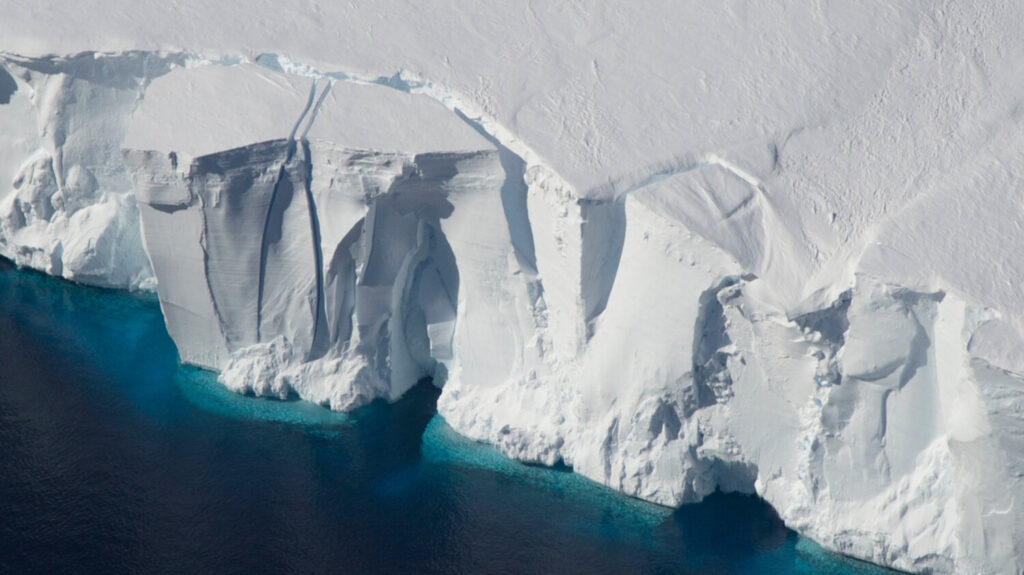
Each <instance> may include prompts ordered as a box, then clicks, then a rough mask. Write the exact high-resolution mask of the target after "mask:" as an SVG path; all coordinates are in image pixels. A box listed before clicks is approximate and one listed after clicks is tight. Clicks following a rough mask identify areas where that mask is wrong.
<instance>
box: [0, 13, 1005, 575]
mask: <svg viewBox="0 0 1024 575" xmlns="http://www.w3.org/2000/svg"><path fill="white" fill-rule="evenodd" d="M1022 11H1024V7H1020V6H1018V4H1017V3H1013V2H989V3H983V4H969V3H958V2H953V3H943V4H930V5H922V4H917V3H909V2H908V3H904V4H898V5H894V4H892V3H860V4H858V5H857V6H855V7H854V6H850V5H848V4H846V3H832V2H826V3H818V4H815V5H813V6H789V5H786V4H782V3H776V2H767V1H751V2H726V3H722V4H708V3H700V2H692V3H688V4H685V5H684V4H680V3H667V2H666V3H660V4H655V3H646V4H645V6H643V7H642V8H638V7H637V6H636V5H635V3H627V2H618V3H603V5H602V6H601V7H591V6H588V5H586V4H583V3H550V4H544V5H541V4H539V3H527V4H522V5H520V4H515V3H497V2H473V3H468V2H467V3H464V5H462V4H459V3H455V2H446V3H431V4H424V5H406V4H404V3H397V2H383V3H376V4H374V5H373V6H372V7H359V8H353V7H351V6H342V5H336V4H324V5H321V4H319V3H316V2H281V1H275V2H273V3H271V2H259V1H257V2H246V3H231V2H221V3H216V4H215V5H211V4H210V3H199V2H190V1H189V2H176V3H138V2H133V3H127V2H120V1H115V2H104V3H103V4H102V7H101V6H100V5H99V3H92V2H79V3H69V2H54V1H49V2H47V1H42V2H31V3H28V2H20V1H18V2H12V3H10V4H9V6H8V7H7V9H6V10H5V13H4V18H3V20H2V22H0V31H2V32H3V34H2V36H0V37H2V38H3V39H4V40H3V45H2V46H0V49H2V50H4V52H5V54H6V55H4V56H3V61H2V66H3V69H4V70H5V71H4V72H3V73H0V102H5V103H0V127H2V130H0V146H2V150H3V151H2V153H0V172H2V173H0V177H2V178H3V180H4V181H10V182H12V185H11V187H10V188H9V191H8V192H6V196H5V197H4V199H3V200H2V202H3V204H2V206H0V253H3V254H4V255H7V256H8V257H12V258H14V259H15V260H16V261H18V262H19V263H21V264H24V265H29V266H32V267H36V268H39V269H43V270H46V271H48V272H49V273H53V274H58V275H64V276H65V277H69V278H72V279H76V280H80V281H85V282H90V283H96V284H102V285H113V286H122V287H146V286H151V285H152V284H153V283H154V273H155V279H156V280H157V281H156V283H157V284H158V286H157V287H158V290H159V292H160V296H161V301H162V304H163V308H164V312H165V315H166V318H167V322H168V327H169V330H170V331H171V334H172V335H173V336H174V337H175V340H176V342H177V344H178V346H179V349H180V351H181V354H182V357H183V359H185V360H186V361H190V362H194V363H198V364H201V365H206V366H210V367H214V368H218V369H221V370H222V380H223V381H224V382H225V383H226V384H228V385H230V386H232V387H234V388H236V389H249V390H253V391H256V392H257V393H262V394H275V395H284V394H288V393H297V394H299V395H301V396H303V397H306V398H308V399H311V400H314V401H318V402H321V403H324V404H328V405H331V406H332V407H334V408H337V409H346V408H350V407H352V406H354V405H358V404H360V403H362V402H365V401H367V400H369V399H372V398H373V397H380V396H383V397H388V398H395V397H397V396H399V395H400V394H401V393H402V392H403V391H404V390H405V389H407V388H408V386H409V385H411V383H412V382H413V381H415V379H416V378H418V377H421V376H424V375H433V376H434V377H435V380H436V381H437V382H438V383H439V384H440V383H441V382H442V381H444V382H445V383H444V386H445V387H444V390H443V393H442V396H441V399H440V402H439V409H440V410H441V412H442V414H443V415H444V416H445V417H446V419H447V420H448V421H449V422H450V423H451V424H452V426H453V427H455V428H456V429H457V430H459V431H460V432H462V433H464V434H467V435H469V436H471V437H474V438H478V439H482V440H486V441H489V442H492V443H495V444H496V445H498V446H499V447H500V448H501V449H502V450H503V451H504V452H505V453H507V454H509V455H510V456H513V457H516V458H519V459H523V460H529V461H540V462H545V463H554V462H557V461H559V460H562V461H564V462H566V463H568V464H570V465H572V466H573V468H574V469H575V470H576V471H578V472H580V473H582V474H584V475H586V476H588V477H591V478H593V479H595V480H597V481H600V482H602V483H605V484H607V485H610V486H612V487H614V488H616V489H619V490H622V491H624V492H626V493H629V494H632V495H635V496H638V497H643V498H646V499H650V500H653V501H658V502H662V503H666V504H678V503H681V502H686V501H693V500H696V499H699V498H700V497H703V496H704V495H706V494H707V493H709V492H710V491H712V490H713V489H714V488H715V487H716V486H720V487H722V488H726V489H740V490H756V491H757V492H758V493H759V494H761V495H762V496H763V497H765V498H766V499H767V500H768V501H769V502H771V503H772V504H773V505H774V506H775V507H776V508H777V509H778V510H779V512H780V514H781V515H782V517H783V518H784V519H785V520H786V521H787V523H788V524H789V525H791V526H793V527H795V528H796V529H798V530H800V531H801V532H803V533H805V534H807V535H809V536H811V537H814V538H815V539H816V540H818V541H820V542H822V543H823V544H825V545H827V546H830V547H832V548H835V549H838V550H841V551H844V552H846V553H850V554H852V555H856V556H859V557H863V558H866V559H869V560H872V561H876V562H879V563H884V564H888V565H894V566H897V567H901V568H906V569H911V570H924V569H935V570H939V571H968V572H1006V571H1013V570H1019V569H1021V567H1022V565H1021V559H1020V558H1019V553H1018V547H1019V546H1020V545H1021V544H1022V543H1024V515H1022V513H1021V511H1020V506H1016V505H1015V499H1016V497H1017V496H1018V495H1021V494H1022V490H1021V485H1020V477H1021V473H1022V468H1024V465H1022V451H1021V447H1022V437H1024V424H1022V417H1021V408H1020V405H1021V401H1022V394H1021V389H1022V387H1021V385H1022V380H1021V378H1022V377H1024V375H1022V374H1024V351H1022V350H1024V335H1022V333H1024V301H1022V299H1024V295H1022V292H1021V290H1020V287H1019V286H1020V285H1021V283H1022V280H1024V265H1022V263H1021V262H1020V258H1019V256H1018V254H1017V253H1016V250H1015V246H1017V245H1021V243H1022V241H1024V230H1022V228H1021V226H1020V225H1019V222H1020V221H1021V220H1022V216H1024V213H1022V210H1024V208H1022V205H1021V203H1020V199H1019V198H1020V191H1019V190H1020V188H1021V183H1020V182H1021V175H1022V172H1024V154H1022V153H1021V150H1022V149H1024V146H1022V144H1024V131H1022V125H1021V118H1022V114H1021V102H1022V101H1024V68H1021V67H1020V65H1019V63H1020V62H1021V61H1024V40H1022V39H1021V38H1024V34H1022V32H1024V14H1022V13H1021V12H1022ZM169 23H173V25H169ZM48 54H58V55H66V56H58V57H46V55H48ZM76 54H77V55H76ZM8 78H10V80H8ZM5 86H6V87H5ZM11 86H13V87H14V91H13V92H11V89H12V88H11ZM122 150H124V152H123V154H122ZM282 190H283V191H282ZM133 192H134V193H133ZM140 211H141V216H142V218H141V222H142V226H140V225H139V224H140V219H139V213H140ZM143 236H144V239H143ZM147 255H148V258H147Z"/></svg>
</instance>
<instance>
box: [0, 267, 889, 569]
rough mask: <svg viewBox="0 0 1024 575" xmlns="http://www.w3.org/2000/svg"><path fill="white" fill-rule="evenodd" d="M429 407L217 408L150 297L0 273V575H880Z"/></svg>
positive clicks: (760, 518) (773, 521)
mask: <svg viewBox="0 0 1024 575" xmlns="http://www.w3.org/2000/svg"><path fill="white" fill-rule="evenodd" d="M437 395H438V391H437V390H436V389H434V388H433V387H432V386H431V385H430V384H429V383H421V384H420V385H418V386H417V387H416V388H414V389H413V390H412V392H410V393H409V394H408V395H407V396H406V397H405V398H404V399H402V400H401V401H399V402H398V403H396V404H393V405H388V404H386V403H383V402H376V403H373V404H371V405H369V406H367V407H364V408H362V409H360V410H358V411H356V412H355V413H353V414H350V415H342V414H337V413H332V412H330V411H328V410H325V409H323V408H320V407H318V406H314V405H311V404H308V403H305V402H301V401H284V402H282V401H273V400H267V399H258V398H252V397H245V396H241V395H236V394H234V393H231V392H229V391H227V390H226V389H224V388H223V387H221V386H220V385H219V384H218V383H217V381H216V377H215V375H213V374H211V373H208V372H205V371H201V370H198V369H194V368H190V367H183V366H181V365H179V364H178V359H177V352H176V350H175V348H174V344H173V342H172V341H171V339H170V338H169V337H168V335H167V332H166V330H165V329H164V325H163V320H162V318H161V316H160V309H159V305H158V303H157V302H156V300H155V299H154V298H153V296H151V295H148V296H146V295H130V294H126V293H124V292H115V291H107V290H99V289H93V288H86V287H81V286H76V285H73V284H70V283H67V282H64V281H61V280H56V279H53V278H49V277H45V276H43V275H40V274H36V273H30V272H23V271H18V270H16V269H13V268H12V267H11V266H10V264H8V263H6V262H3V261H0V573H4V574H9V573H46V574H50V573H346V574H358V573H401V574H420V573H466V574H488V573H510V574H511V573H517V574H518V573H557V574H566V573H586V574H599V573H650V574H656V573H658V574H660V573H744V574H746V573H749V574H766V573H767V574H771V573H829V574H868V573H883V571H882V570H879V569H877V568H874V567H871V566H869V565H866V564H864V563H860V562H856V561H853V560H850V559H846V558H843V557H840V556H837V555H834V554H831V553H828V552H826V551H823V550H822V549H821V548H820V547H818V546H817V545H815V544H814V543H812V542H811V541H809V540H807V539H805V538H802V537H800V536H798V535H796V534H795V533H794V532H792V531H790V530H788V529H786V527H785V526H784V525H783V524H782V522H781V521H780V520H779V519H778V517H777V516H776V515H775V513H774V512H773V511H772V509H771V508H770V507H769V506H768V505H766V504H765V503H763V502H761V501H760V500H759V499H757V498H755V497H750V496H742V495H724V494H715V495H713V496H711V497H709V498H708V499H707V500H706V501H705V502H703V503H700V504H696V505H689V506H684V507H683V508H682V509H678V510H671V509H666V508H662V507H659V506H655V505H650V504H647V503H643V502H640V501H636V500H633V499H630V498H627V497H624V496H622V495H619V494H617V493H614V492H612V491H609V490H607V489H604V488H602V487H600V486H598V485H596V484H594V483H592V482H590V481H587V480H585V479H583V478H581V477H579V476H578V475H575V474H573V473H571V472H569V471H567V470H559V469H547V468H541V467H531V466H525V465H521V464H518V463H514V462H512V461H509V460H507V459H505V458H503V457H502V456H500V455H499V454H498V453H497V452H495V451H494V450H493V449H491V448H489V447H486V446H483V445H480V444H476V443H473V442H470V441H467V440H465V439H463V438H461V437H460V436H458V435H457V434H455V433H454V432H453V431H451V429H450V428H448V426H447V425H446V424H445V422H444V420H443V419H441V418H440V417H439V416H437V415H436V413H435V403H436V400H437Z"/></svg>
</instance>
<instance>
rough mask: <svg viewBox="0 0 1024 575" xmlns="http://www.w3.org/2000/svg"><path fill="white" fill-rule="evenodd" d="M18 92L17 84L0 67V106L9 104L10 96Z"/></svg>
mask: <svg viewBox="0 0 1024 575" xmlns="http://www.w3.org/2000/svg"><path fill="white" fill-rule="evenodd" d="M17 91H18V84H17V82H15V81H14V77H12V76H11V75H10V74H9V73H8V72H7V70H5V69H4V67H3V66H0V104H10V103H11V96H13V95H14V93H15V92H17Z"/></svg>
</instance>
